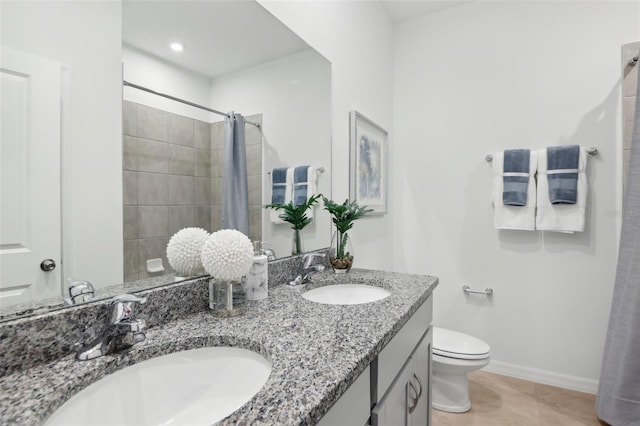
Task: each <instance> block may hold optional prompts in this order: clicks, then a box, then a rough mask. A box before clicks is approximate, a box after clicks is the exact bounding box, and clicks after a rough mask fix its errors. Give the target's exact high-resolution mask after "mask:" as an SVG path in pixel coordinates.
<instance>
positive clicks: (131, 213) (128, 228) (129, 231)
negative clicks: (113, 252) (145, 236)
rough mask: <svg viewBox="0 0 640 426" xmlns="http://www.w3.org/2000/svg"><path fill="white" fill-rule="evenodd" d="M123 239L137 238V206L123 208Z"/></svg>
mask: <svg viewBox="0 0 640 426" xmlns="http://www.w3.org/2000/svg"><path fill="white" fill-rule="evenodd" d="M123 222H124V226H123V228H124V239H125V240H130V239H133V238H138V206H124V221H123Z"/></svg>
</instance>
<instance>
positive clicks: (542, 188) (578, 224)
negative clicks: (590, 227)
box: [536, 147, 589, 232]
mask: <svg viewBox="0 0 640 426" xmlns="http://www.w3.org/2000/svg"><path fill="white" fill-rule="evenodd" d="M578 153H579V155H578V162H577V164H575V165H576V166H577V167H576V168H575V170H573V171H572V172H570V173H571V174H573V173H575V174H576V175H577V177H576V190H577V192H576V194H575V195H576V202H575V204H566V203H556V204H554V203H553V201H552V199H551V196H552V194H551V192H552V191H551V190H550V188H551V185H552V184H551V182H552V180H551V179H549V178H551V176H552V174H553V173H551V171H550V170H547V166H548V165H550V163H547V154H548V150H547V149H540V150H538V160H539V162H538V211H537V213H536V229H538V230H540V231H556V232H582V231H584V225H585V214H586V207H587V193H588V191H589V184H588V182H587V151H586V149H585V148H583V147H579V149H578ZM555 170H558V169H555ZM563 170H567V169H563ZM556 173H557V172H556ZM565 183H568V182H565ZM565 195H566V194H565Z"/></svg>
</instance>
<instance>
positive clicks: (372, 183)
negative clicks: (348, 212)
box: [349, 111, 388, 215]
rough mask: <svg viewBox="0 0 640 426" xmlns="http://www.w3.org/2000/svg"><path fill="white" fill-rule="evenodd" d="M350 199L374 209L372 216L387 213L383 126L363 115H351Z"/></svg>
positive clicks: (385, 138) (384, 135)
mask: <svg viewBox="0 0 640 426" xmlns="http://www.w3.org/2000/svg"><path fill="white" fill-rule="evenodd" d="M349 122H350V123H349V124H350V132H349V139H350V146H349V148H350V149H349V166H350V167H349V199H350V200H351V201H356V202H357V203H358V204H359V205H360V206H367V207H369V208H371V209H373V212H371V213H370V214H374V215H376V214H377V215H383V214H385V213H386V212H387V180H388V179H387V138H388V133H387V131H386V130H384V129H383V128H382V127H380V126H378V125H377V124H376V123H374V122H373V121H371V120H370V119H368V118H367V117H365V116H364V115H362V114H360V113H359V112H358V111H351V112H350V114H349Z"/></svg>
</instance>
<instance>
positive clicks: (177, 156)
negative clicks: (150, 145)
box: [169, 144, 195, 176]
mask: <svg viewBox="0 0 640 426" xmlns="http://www.w3.org/2000/svg"><path fill="white" fill-rule="evenodd" d="M194 169H195V167H194V158H193V148H189V147H185V146H180V145H173V144H172V145H169V173H171V174H174V175H186V176H193V175H194Z"/></svg>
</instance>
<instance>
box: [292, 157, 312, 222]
mask: <svg viewBox="0 0 640 426" xmlns="http://www.w3.org/2000/svg"><path fill="white" fill-rule="evenodd" d="M293 170H294V172H295V168H294V169H293ZM300 185H306V197H307V198H306V199H305V201H308V200H309V197H311V196H312V195H315V194H317V192H318V174H317V173H316V168H315V167H313V166H307V180H306V181H304V180H300V181H296V176H295V173H294V177H293V193H294V194H295V193H296V189H297V187H298V186H300ZM314 208H315V206H313V207H311V208H310V209H309V210H307V211H306V215H307V217H308V218H309V219H313V210H314Z"/></svg>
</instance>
